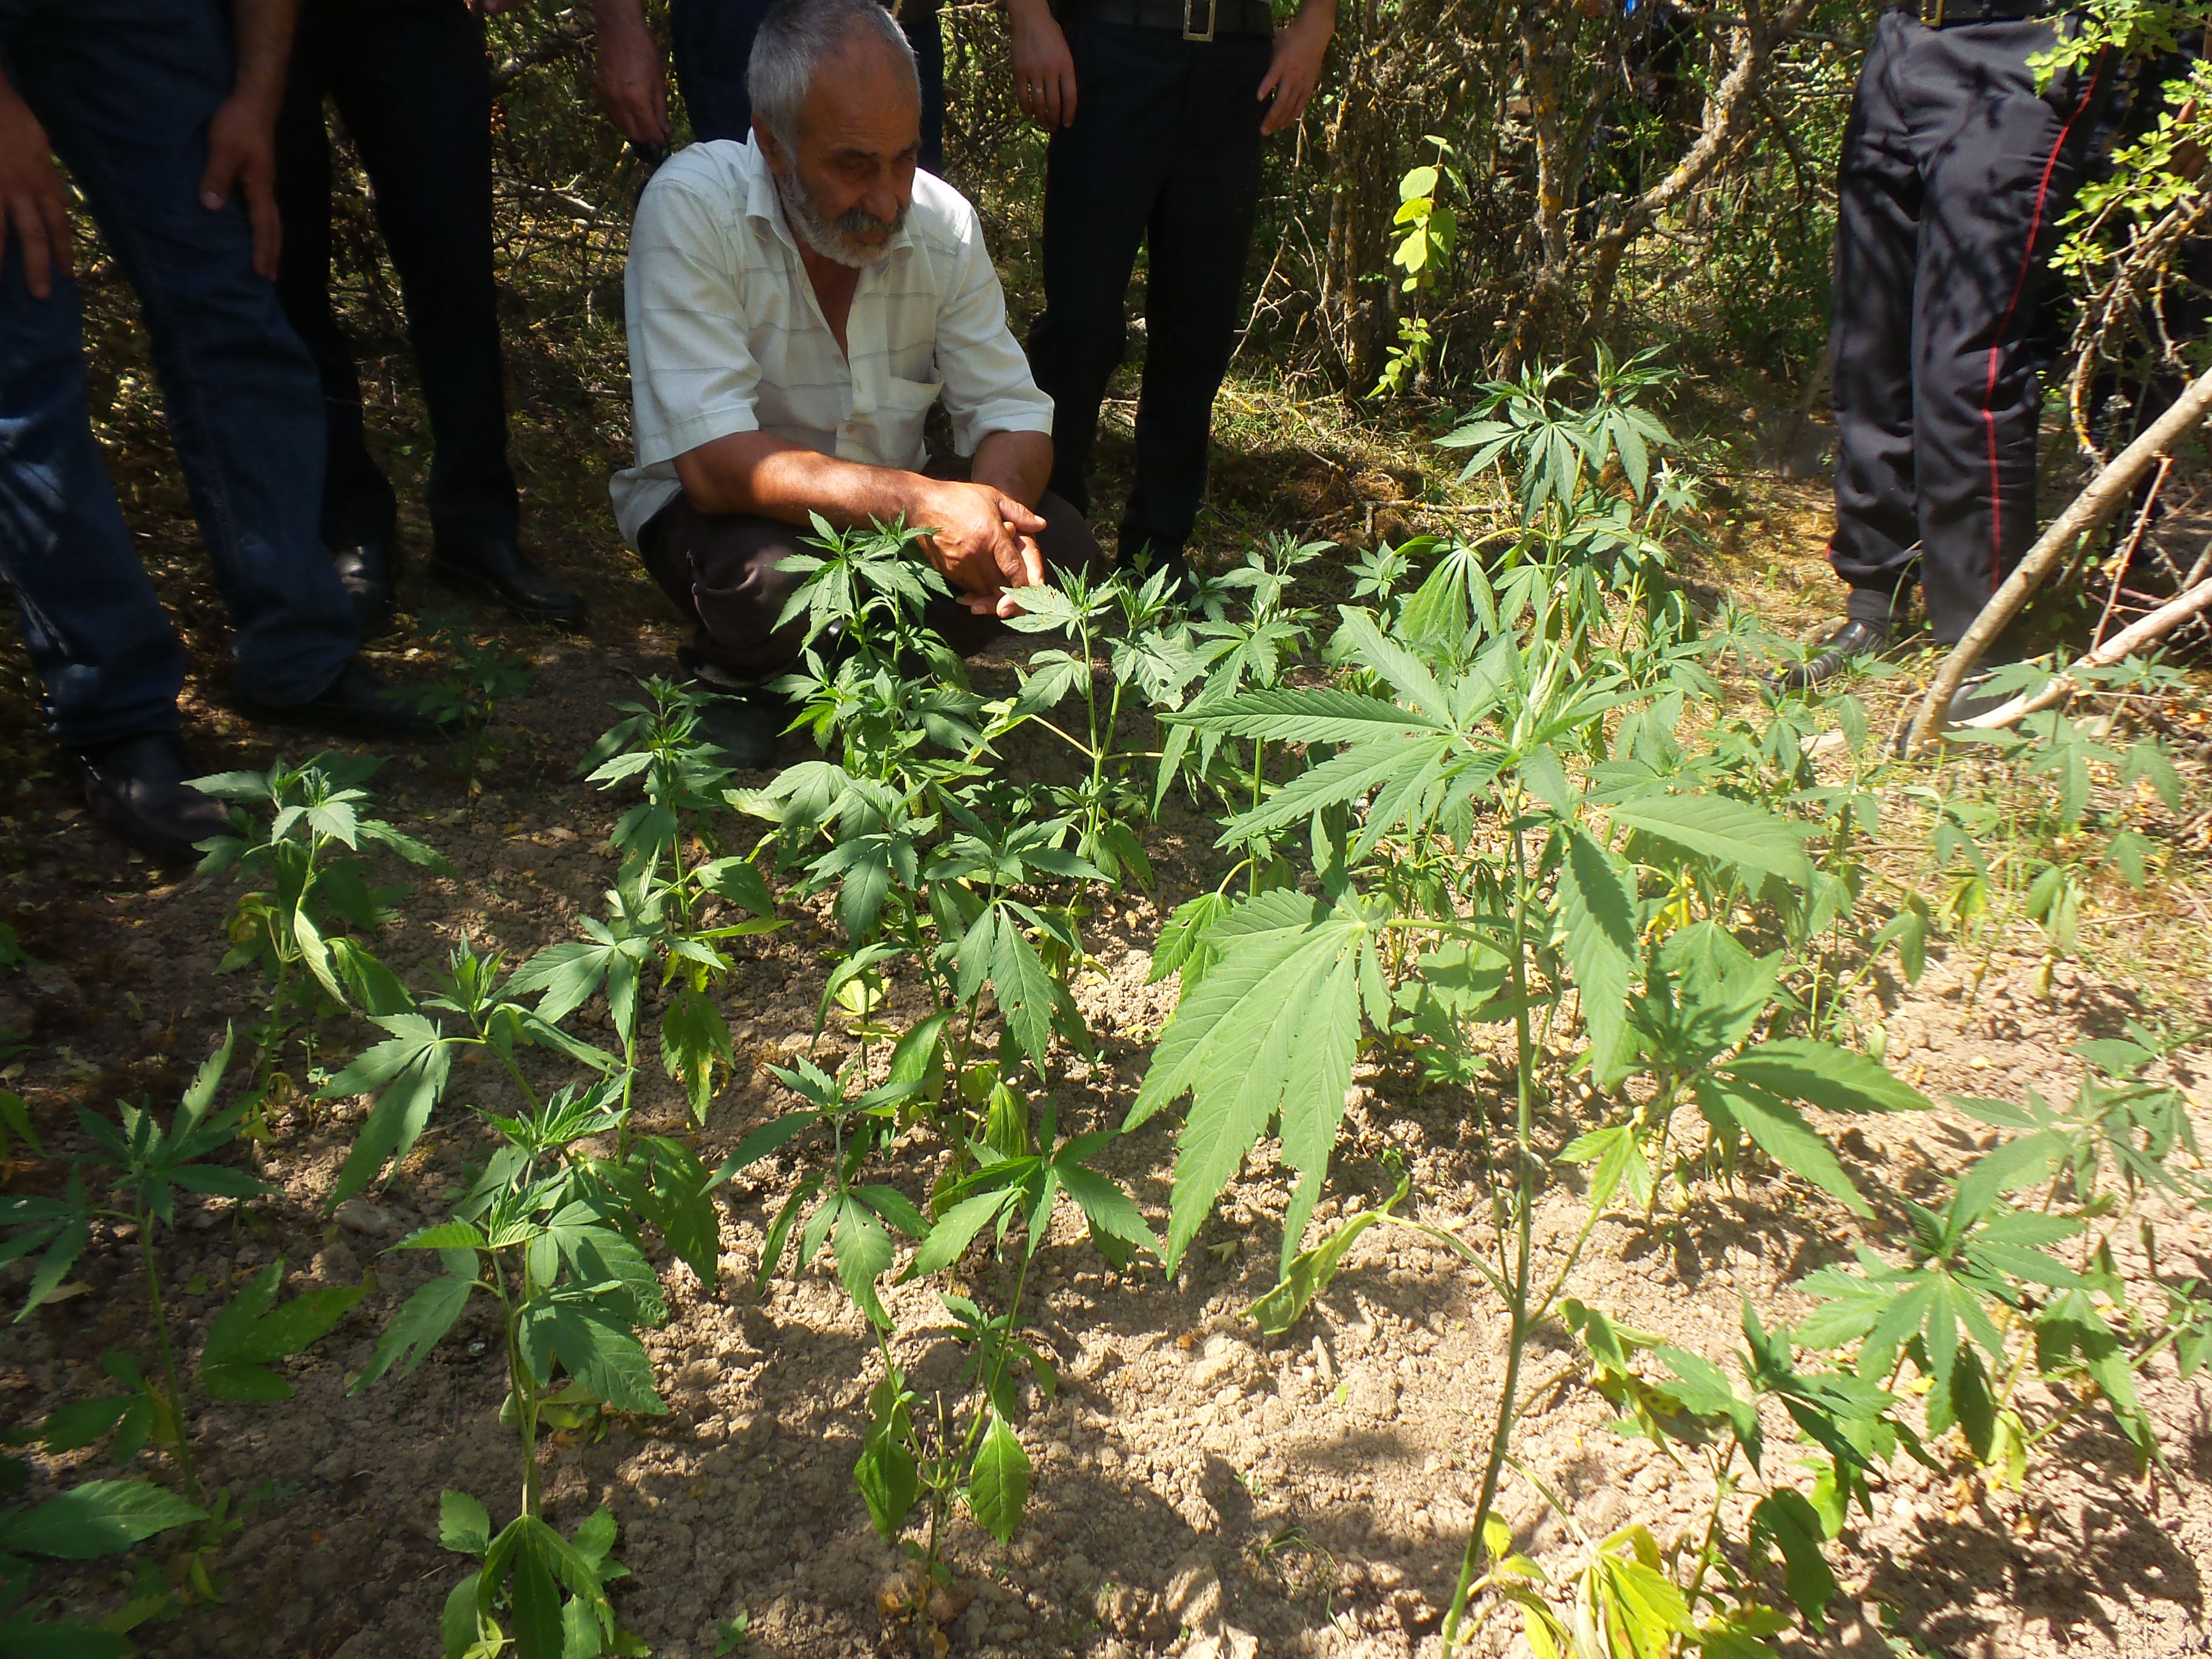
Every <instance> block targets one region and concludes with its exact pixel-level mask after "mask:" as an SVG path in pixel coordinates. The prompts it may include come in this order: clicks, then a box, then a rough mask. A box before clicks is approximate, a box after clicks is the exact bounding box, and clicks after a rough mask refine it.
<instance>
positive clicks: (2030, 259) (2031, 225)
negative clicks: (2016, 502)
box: [1982, 64, 2103, 593]
mask: <svg viewBox="0 0 2212 1659" xmlns="http://www.w3.org/2000/svg"><path fill="white" fill-rule="evenodd" d="M2102 73H2103V66H2102V65H2101V64H2100V66H2099V67H2098V68H2097V69H2096V70H2093V71H2091V73H2090V76H2089V84H2088V86H2087V88H2084V89H2083V91H2082V94H2081V102H2080V103H2078V104H2076V105H2075V106H2074V112H2073V114H2071V115H2069V116H2068V117H2067V118H2066V125H2064V126H2063V127H2061V128H2059V129H2058V137H2057V138H2056V139H2054V140H2053V141H2052V143H2051V155H2050V156H2049V157H2048V158H2047V159H2046V160H2045V161H2044V163H2043V177H2042V179H2040V180H2039V181H2038V183H2037V185H2036V186H2035V213H2034V215H2033V217H2031V218H2030V219H2029V220H2028V222H2027V249H2026V251H2025V252H2022V253H2021V259H2020V276H2019V278H2018V280H2017V281H2015V283H2013V285H2012V298H2011V300H2010V301H2008V302H2007V303H2006V305H2005V309H2004V315H2003V317H2002V318H2001V319H1998V322H1997V331H1996V337H1994V338H1993V339H1991V340H1990V372H1989V376H1988V379H1987V380H1985V381H1984V384H1983V386H1982V427H1983V429H1984V431H1985V432H1986V433H1987V434H1988V436H1989V447H1990V592H1992V593H1995V592H1996V591H1997V588H1998V586H2000V585H2001V584H2002V582H2003V580H2004V497H2003V495H2002V492H2001V491H2000V489H1999V485H1998V478H1997V414H1996V397H1997V350H1998V348H1999V347H2001V346H2002V345H2003V343H2004V340H2005V336H2006V334H2007V333H2008V332H2009V331H2011V328H2012V318H2013V313H2014V312H2015V311H2017V310H2018V309H2019V308H2020V296H2021V295H2022V294H2024V293H2026V292H2027V278H2028V273H2029V272H2030V271H2031V270H2033V269H2034V266H2035V239H2036V238H2037V237H2038V236H2039V235H2041V234H2043V210H2044V207H2045V204H2047V203H2048V201H2049V199H2050V196H2051V174H2052V173H2055V172H2057V169H2058V153H2059V151H2061V150H2063V149H2065V148H2066V138H2067V135H2068V134H2069V133H2070V132H2072V131H2074V124H2075V122H2076V121H2078V120H2080V119H2081V112H2082V111H2084V110H2086V109H2087V108H2088V107H2089V100H2091V99H2092V98H2093V97H2095V96H2096V95H2097V77H2098V76H2100V75H2101V74H2102Z"/></svg>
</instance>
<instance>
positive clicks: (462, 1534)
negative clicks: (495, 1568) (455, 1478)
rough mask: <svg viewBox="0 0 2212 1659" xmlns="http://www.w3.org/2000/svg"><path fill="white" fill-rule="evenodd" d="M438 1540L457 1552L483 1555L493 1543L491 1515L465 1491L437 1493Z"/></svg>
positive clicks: (450, 1490)
mask: <svg viewBox="0 0 2212 1659" xmlns="http://www.w3.org/2000/svg"><path fill="white" fill-rule="evenodd" d="M438 1541H439V1542H440V1543H441V1544H442V1545H444V1546H445V1547H447V1549H449V1550H452V1551H453V1552H454V1553H456V1554H459V1555H468V1556H474V1557H476V1558H477V1559H482V1558H483V1553H484V1552H485V1551H486V1550H488V1549H489V1548H490V1547H491V1516H490V1515H489V1514H488V1513H487V1512H486V1511H485V1509H484V1506H483V1504H481V1503H479V1502H477V1500H476V1499H475V1498H471V1497H470V1496H469V1494H468V1493H466V1492H456V1491H454V1490H453V1488H452V1487H450V1486H448V1487H447V1489H446V1490H445V1491H444V1492H441V1493H439V1494H438Z"/></svg>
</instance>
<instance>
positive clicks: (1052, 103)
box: [1006, 0, 1075, 132]
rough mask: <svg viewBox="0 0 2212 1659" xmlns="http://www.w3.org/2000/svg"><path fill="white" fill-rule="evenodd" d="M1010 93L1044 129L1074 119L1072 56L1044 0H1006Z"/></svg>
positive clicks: (1073, 60) (1023, 109) (1067, 123)
mask: <svg viewBox="0 0 2212 1659" xmlns="http://www.w3.org/2000/svg"><path fill="white" fill-rule="evenodd" d="M1006 15H1007V19H1008V21H1009V24H1010V26H1011V27H1012V30H1013V37H1014V39H1013V56H1014V96H1015V98H1016V99H1017V100H1018V101H1019V102H1020V104H1021V106H1022V113H1023V114H1024V115H1028V116H1031V117H1034V118H1036V121H1037V123H1038V125H1041V126H1042V127H1043V128H1044V130H1045V131H1047V132H1054V131H1058V130H1059V129H1060V128H1061V127H1065V126H1071V125H1073V124H1074V121H1075V55H1074V54H1073V52H1069V51H1068V49H1067V36H1066V35H1065V34H1063V33H1061V32H1060V25H1059V23H1058V22H1057V21H1054V17H1053V15H1052V11H1051V9H1050V8H1049V7H1048V6H1047V5H1046V3H1045V0H1008V3H1007V7H1006Z"/></svg>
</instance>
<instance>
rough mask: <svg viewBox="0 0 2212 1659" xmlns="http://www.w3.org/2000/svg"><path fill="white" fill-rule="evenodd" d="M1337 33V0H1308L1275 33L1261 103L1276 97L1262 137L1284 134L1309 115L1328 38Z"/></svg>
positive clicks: (1261, 90) (1263, 127)
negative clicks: (1286, 129) (1271, 56)
mask: <svg viewBox="0 0 2212 1659" xmlns="http://www.w3.org/2000/svg"><path fill="white" fill-rule="evenodd" d="M1334 33H1336V0H1306V3H1305V4H1304V5H1303V6H1301V7H1299V8H1298V15H1297V16H1296V17H1293V18H1292V19H1291V21H1289V22H1287V23H1285V24H1284V25H1283V27H1280V28H1279V29H1277V30H1276V31H1275V52H1274V56H1273V58H1270V59H1269V60H1268V63H1267V79H1266V80H1264V81H1262V82H1260V101H1261V103H1263V104H1265V103H1267V100H1268V98H1269V97H1270V96H1273V99H1274V100H1275V101H1274V102H1273V104H1272V105H1269V106H1268V109H1267V114H1266V115H1265V116H1264V117H1263V118H1261V122H1260V132H1261V137H1266V136H1267V135H1268V134H1270V133H1277V132H1280V131H1282V130H1283V129H1284V128H1285V127H1286V126H1289V125H1291V124H1292V123H1293V122H1295V121H1296V120H1297V118H1298V117H1300V116H1301V115H1304V113H1305V112H1306V101H1307V100H1309V99H1310V98H1311V97H1312V96H1313V94H1314V88H1316V86H1318V85H1320V84H1321V62H1322V58H1324V57H1325V56H1326V55H1327V54H1328V38H1329V36H1331V35H1332V34H1334Z"/></svg>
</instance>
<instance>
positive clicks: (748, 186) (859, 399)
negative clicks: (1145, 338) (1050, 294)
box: [611, 138, 1052, 547]
mask: <svg viewBox="0 0 2212 1659" xmlns="http://www.w3.org/2000/svg"><path fill="white" fill-rule="evenodd" d="M623 298H624V303H625V306H626V308H627V311H628V313H629V374H630V392H631V398H632V399H633V403H634V408H635V420H634V422H633V429H634V431H635V437H636V441H637V465H635V466H633V467H629V468H627V469H625V470H624V471H621V472H617V474H616V475H615V477H614V482H613V485H612V489H611V493H612V495H613V496H614V506H615V518H616V520H617V523H619V524H620V525H621V526H622V532H623V540H625V541H627V542H629V544H630V545H631V546H633V547H635V545H636V544H637V538H638V532H640V531H641V530H642V529H643V528H644V527H645V525H646V522H647V520H649V519H651V518H652V517H653V514H654V513H658V512H659V511H660V509H661V508H662V507H665V506H666V505H667V504H668V503H669V502H670V501H673V500H674V499H675V498H676V496H677V495H678V494H679V493H680V492H681V490H682V488H683V486H682V485H680V484H679V483H678V482H677V478H676V458H677V457H678V455H682V454H684V453H687V452H689V451H690V450H694V449H696V448H698V447H700V446H701V445H702V444H705V443H711V442H713V441H714V440H715V439H717V438H721V437H726V436H728V435H730V434H732V433H733V432H767V433H772V434H774V435H775V436H777V437H779V438H783V439H787V440H788V441H791V442H793V443H795V444H801V445H804V446H805V447H807V448H809V449H814V450H819V451H820V452H821V453H823V454H825V455H836V456H837V457H839V458H840V459H844V460H848V461H861V462H865V463H867V464H869V465H875V466H893V467H904V468H908V469H917V470H918V469H919V468H920V467H921V465H923V463H924V462H925V460H926V459H927V455H926V453H925V452H924V449H923V446H922V441H921V422H922V416H923V415H924V414H925V413H926V412H927V410H928V408H929V406H930V404H933V403H934V402H935V401H936V400H937V398H938V397H939V394H940V393H941V394H942V395H943V397H944V398H945V409H946V410H947V412H948V413H950V414H951V416H952V432H953V443H954V447H956V448H957V450H958V451H959V453H961V454H963V455H972V454H974V453H975V445H976V443H977V441H979V440H981V438H982V437H984V436H985V435H987V434H989V433H993V432H1046V433H1048V432H1050V431H1051V430H1052V399H1051V398H1048V397H1046V396H1045V395H1044V393H1043V392H1040V391H1038V390H1037V386H1036V381H1035V380H1032V379H1031V378H1030V369H1029V362H1028V360H1027V359H1026V358H1024V356H1023V355H1022V350H1021V348H1020V347H1019V346H1018V345H1017V344H1016V343H1015V342H1014V337H1013V333H1012V331H1011V330H1010V329H1009V328H1008V327H1007V326H1006V295H1005V293H1004V292H1003V291H1002V290H1001V289H1000V286H999V276H998V272H997V271H995V270H993V269H992V267H991V258H990V255H989V254H988V253H987V252H985V251H984V247H983V233H982V228H981V225H979V224H978V223H977V222H976V219H975V209H974V208H973V207H971V206H969V204H968V200H967V198H966V197H963V196H962V195H961V194H960V192H959V191H956V190H954V189H953V188H952V186H951V185H948V184H946V183H945V181H944V180H943V179H938V178H935V177H933V176H932V175H931V174H929V173H915V176H914V204H913V206H912V207H911V208H909V209H908V212H907V217H906V223H905V225H904V227H903V228H902V229H901V230H900V231H899V233H898V234H897V235H896V236H894V237H893V238H892V239H891V244H890V252H889V253H888V254H886V255H885V256H884V258H881V259H879V260H878V261H877V262H876V263H875V264H871V265H868V266H866V268H865V269H863V270H862V271H861V273H860V287H859V289H858V291H857V292H856V293H855V294H854V296H853V309H852V314H851V316H850V317H849V318H848V320H847V322H846V325H845V338H846V342H847V345H848V349H849V355H848V351H841V350H839V349H838V347H837V341H836V336H835V335H833V334H831V333H830V331H829V324H828V322H827V321H825V320H824V319H823V314H822V307H821V305H820V303H819V301H817V300H816V298H815V296H814V287H813V284H812V283H811V282H809V281H808V279H807V276H806V269H805V265H803V264H801V263H800V261H799V245H798V243H797V242H796V241H795V240H793V237H792V234H791V229H790V227H789V226H787V224H786V223H785V222H784V216H783V209H782V204H781V202H779V201H778V199H777V197H776V191H775V176H774V174H772V173H770V172H769V166H768V161H767V158H765V157H764V156H763V155H762V154H761V153H760V149H759V148H758V146H757V144H756V143H754V141H753V140H751V139H750V138H748V139H747V140H746V141H745V142H744V143H742V144H739V143H732V142H730V141H727V140H721V141H718V142H715V143H704V144H693V145H691V146H690V148H688V149H684V151H682V152H681V153H680V154H678V155H676V156H675V157H674V158H672V159H671V161H668V162H667V163H666V164H665V166H664V167H661V169H660V171H659V172H658V173H655V174H653V182H652V183H651V184H649V185H647V186H646V190H645V195H644V197H643V198H642V199H641V201H640V202H639V203H638V206H637V220H636V222H635V225H634V226H633V227H632V228H631V231H630V244H629V269H628V270H627V272H626V274H625V276H624V278H623Z"/></svg>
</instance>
